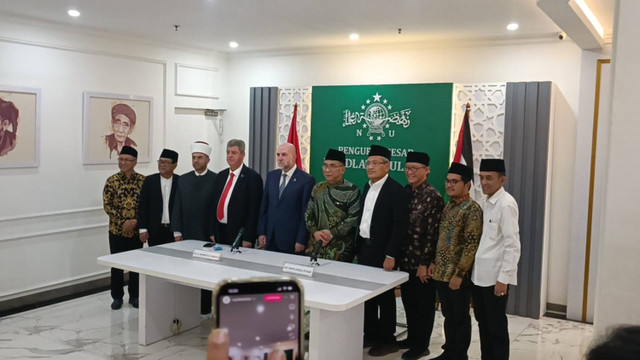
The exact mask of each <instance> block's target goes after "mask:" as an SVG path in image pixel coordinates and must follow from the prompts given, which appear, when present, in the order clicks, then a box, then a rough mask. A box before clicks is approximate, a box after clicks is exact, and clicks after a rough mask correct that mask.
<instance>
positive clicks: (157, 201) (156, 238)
mask: <svg viewBox="0 0 640 360" xmlns="http://www.w3.org/2000/svg"><path fill="white" fill-rule="evenodd" d="M176 166H178V153H177V152H175V151H173V150H169V149H164V150H162V153H161V154H160V159H158V171H159V172H158V173H157V174H153V175H149V176H147V177H146V178H145V179H144V184H142V190H140V199H139V200H138V228H139V229H140V241H141V242H142V243H146V242H148V243H149V246H154V245H162V244H166V243H170V242H173V233H172V232H171V224H170V222H171V212H172V209H173V200H174V199H175V197H176V190H177V189H178V178H179V177H180V175H176V174H174V173H173V171H174V170H175V169H176Z"/></svg>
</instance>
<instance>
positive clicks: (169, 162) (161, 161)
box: [158, 160, 173, 165]
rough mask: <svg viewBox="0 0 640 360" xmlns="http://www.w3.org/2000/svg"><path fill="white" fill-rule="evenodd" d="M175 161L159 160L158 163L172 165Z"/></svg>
mask: <svg viewBox="0 0 640 360" xmlns="http://www.w3.org/2000/svg"><path fill="white" fill-rule="evenodd" d="M171 164H173V161H171V160H158V165H171Z"/></svg>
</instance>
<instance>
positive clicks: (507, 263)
mask: <svg viewBox="0 0 640 360" xmlns="http://www.w3.org/2000/svg"><path fill="white" fill-rule="evenodd" d="M506 180H507V177H506V169H505V166H504V160H502V159H482V161H481V162H480V184H481V185H482V192H483V193H484V194H485V195H486V196H485V197H484V198H483V199H482V201H481V203H480V204H481V206H482V212H483V217H484V220H483V224H482V238H481V239H480V245H479V246H478V251H477V252H476V260H475V262H474V263H473V272H472V273H471V281H472V282H473V290H472V297H473V312H474V314H475V317H476V320H477V321H478V329H479V330H480V350H481V352H482V359H483V360H488V359H491V360H504V359H509V331H508V322H507V315H506V311H507V295H508V289H509V284H512V285H517V283H518V276H517V275H518V260H519V259H520V231H519V227H518V203H516V200H515V199H514V198H513V196H511V194H509V193H508V192H506V191H505V189H504V187H503V186H504V183H505V181H506Z"/></svg>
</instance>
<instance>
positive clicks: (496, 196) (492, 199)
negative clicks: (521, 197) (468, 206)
mask: <svg viewBox="0 0 640 360" xmlns="http://www.w3.org/2000/svg"><path fill="white" fill-rule="evenodd" d="M506 192H507V191H506V190H505V189H504V186H501V187H500V189H498V191H496V192H495V193H493V195H491V197H488V198H487V199H486V201H488V202H490V203H491V204H493V205H495V204H496V203H497V202H498V200H500V198H501V197H502V195H504V193H506Z"/></svg>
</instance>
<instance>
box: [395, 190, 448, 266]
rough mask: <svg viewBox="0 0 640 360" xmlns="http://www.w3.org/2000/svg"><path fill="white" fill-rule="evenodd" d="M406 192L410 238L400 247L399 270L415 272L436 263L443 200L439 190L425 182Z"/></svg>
mask: <svg viewBox="0 0 640 360" xmlns="http://www.w3.org/2000/svg"><path fill="white" fill-rule="evenodd" d="M406 190H407V191H408V192H409V193H410V199H411V200H410V202H409V236H407V238H406V240H405V242H404V244H402V249H401V251H400V254H401V256H400V259H399V264H398V267H399V268H400V269H401V270H415V269H417V268H418V266H420V265H424V266H429V265H430V264H431V263H433V262H434V260H435V257H436V245H437V243H438V229H439V227H440V217H441V216H442V209H443V208H444V200H442V195H440V193H439V192H438V190H436V188H434V187H433V186H431V184H429V183H428V182H426V181H425V182H423V183H422V184H420V185H418V186H417V187H416V188H415V189H412V188H411V185H407V187H406Z"/></svg>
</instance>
